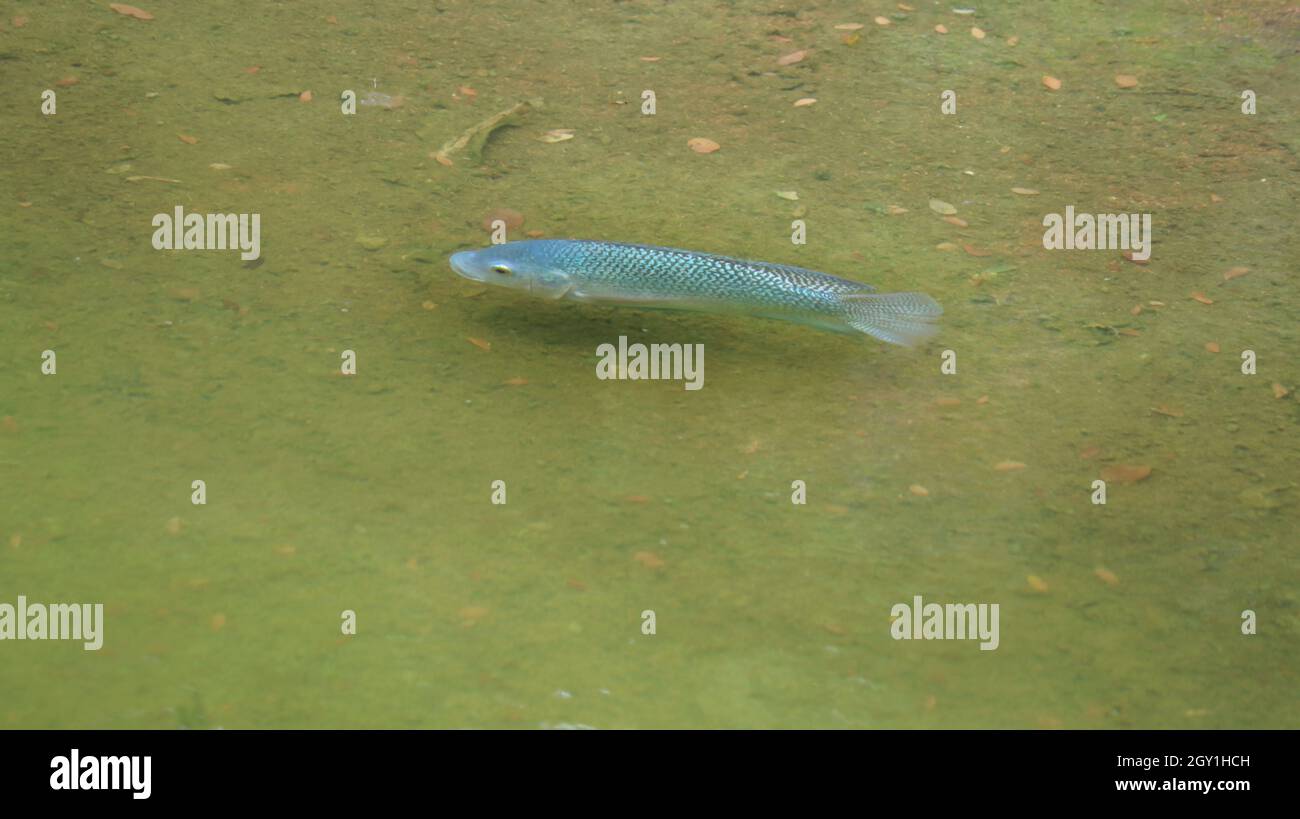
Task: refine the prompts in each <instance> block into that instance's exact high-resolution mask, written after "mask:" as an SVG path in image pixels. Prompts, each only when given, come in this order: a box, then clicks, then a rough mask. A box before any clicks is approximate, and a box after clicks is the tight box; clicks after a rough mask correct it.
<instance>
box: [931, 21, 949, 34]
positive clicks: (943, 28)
mask: <svg viewBox="0 0 1300 819" xmlns="http://www.w3.org/2000/svg"><path fill="white" fill-rule="evenodd" d="M934 30H935V32H936V33H938V34H947V33H948V27H947V26H945V25H944V24H943V23H940V24H939V25H937V26H935V27H934Z"/></svg>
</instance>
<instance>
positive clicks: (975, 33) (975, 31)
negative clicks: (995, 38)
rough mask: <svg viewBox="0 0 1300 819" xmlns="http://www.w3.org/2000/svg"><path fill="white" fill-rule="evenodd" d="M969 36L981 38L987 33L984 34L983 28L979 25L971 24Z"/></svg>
mask: <svg viewBox="0 0 1300 819" xmlns="http://www.w3.org/2000/svg"><path fill="white" fill-rule="evenodd" d="M970 36H972V37H974V38H975V39H976V40H983V39H984V38H985V37H986V36H988V35H986V34H985V33H984V29H982V28H980V27H979V26H971V30H970Z"/></svg>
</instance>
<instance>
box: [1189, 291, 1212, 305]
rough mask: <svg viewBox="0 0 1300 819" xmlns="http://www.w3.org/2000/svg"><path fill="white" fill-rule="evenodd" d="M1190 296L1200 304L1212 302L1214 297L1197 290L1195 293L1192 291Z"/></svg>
mask: <svg viewBox="0 0 1300 819" xmlns="http://www.w3.org/2000/svg"><path fill="white" fill-rule="evenodd" d="M1192 298H1194V299H1196V300H1197V301H1199V302H1200V303H1201V304H1214V299H1212V298H1210V297H1209V296H1207V295H1205V294H1204V293H1202V292H1200V291H1199V290H1198V291H1196V292H1195V293H1192Z"/></svg>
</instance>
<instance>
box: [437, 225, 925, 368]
mask: <svg viewBox="0 0 1300 819" xmlns="http://www.w3.org/2000/svg"><path fill="white" fill-rule="evenodd" d="M451 268H452V270H454V271H456V272H457V273H458V274H460V275H461V276H464V277H465V278H467V279H472V280H474V281H476V282H481V283H483V284H491V285H496V286H499V287H508V288H511V289H514V290H522V291H525V292H527V293H530V294H531V295H533V296H537V297H539V298H545V299H553V300H558V299H568V300H570V301H578V302H584V303H588V304H610V305H625V306H633V307H643V308H661V309H671V310H697V311H708V312H716V313H741V314H745V315H752V316H761V317H763V318H771V319H779V320H781V321H790V322H795V323H797V324H806V325H809V326H812V327H818V328H821V329H824V330H834V331H836V332H842V333H852V332H863V333H867V334H868V335H871V336H874V337H876V338H878V339H880V340H881V341H887V342H890V343H891V344H902V345H905V346H912V345H915V344H918V343H920V342H921V341H924V340H925V339H927V338H929V337H930V336H931V335H933V334H934V333H935V332H936V331H937V329H938V328H937V326H936V325H935V323H934V322H935V320H936V319H938V317H939V316H940V315H942V314H943V308H942V307H940V306H939V304H938V303H937V302H935V300H934V299H932V298H930V297H929V296H927V295H925V294H924V293H876V292H875V288H874V287H872V286H871V285H867V284H862V283H860V282H855V281H850V280H848V279H841V278H839V277H838V276H831V275H828V274H826V273H818V272H817V271H815V270H806V269H804V268H802V267H793V266H791V265H784V264H772V263H770V262H750V261H745V260H743V259H733V258H730V257H727V256H717V255H714V254H711V253H696V252H694V251H690V250H677V249H674V248H670V247H654V246H651V245H634V244H621V243H618V242H592V241H584V240H576V239H536V240H531V241H524V242H507V243H506V244H501V245H493V246H492V247H486V248H483V249H482V250H466V251H461V252H459V253H453V254H452V256H451Z"/></svg>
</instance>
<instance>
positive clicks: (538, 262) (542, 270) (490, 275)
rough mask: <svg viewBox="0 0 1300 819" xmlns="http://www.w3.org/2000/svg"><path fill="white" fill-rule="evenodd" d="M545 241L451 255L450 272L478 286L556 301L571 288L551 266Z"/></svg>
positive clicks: (511, 243)
mask: <svg viewBox="0 0 1300 819" xmlns="http://www.w3.org/2000/svg"><path fill="white" fill-rule="evenodd" d="M545 245H546V243H545V242H535V241H529V242H506V243H505V244H500V245H492V246H491V247H485V248H483V249H482V250H462V251H460V252H459V253H453V254H451V260H450V261H451V269H452V270H454V271H456V273H457V274H459V275H460V276H463V277H465V278H467V279H470V280H472V281H476V282H480V283H481V284H491V285H495V286H497V287H507V288H510V289H511V290H522V291H524V292H526V293H531V294H532V295H534V296H541V297H542V298H552V299H558V298H559V297H560V296H563V295H564V294H565V293H567V292H568V291H569V289H570V287H571V286H572V285H571V283H570V279H569V274H568V273H567V272H565V271H563V270H560V269H559V268H557V267H556V266H555V265H554V264H552V262H551V259H550V258H549V254H547V252H546V247H545Z"/></svg>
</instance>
